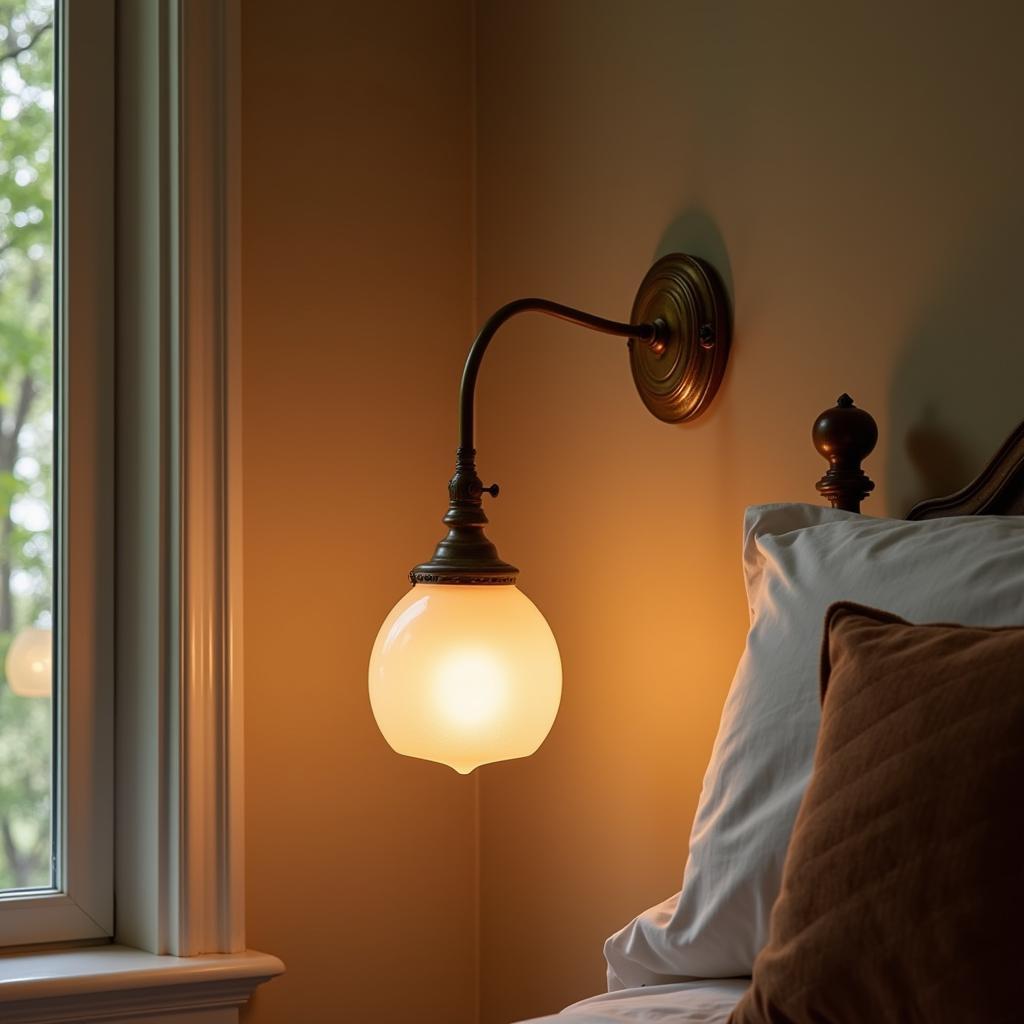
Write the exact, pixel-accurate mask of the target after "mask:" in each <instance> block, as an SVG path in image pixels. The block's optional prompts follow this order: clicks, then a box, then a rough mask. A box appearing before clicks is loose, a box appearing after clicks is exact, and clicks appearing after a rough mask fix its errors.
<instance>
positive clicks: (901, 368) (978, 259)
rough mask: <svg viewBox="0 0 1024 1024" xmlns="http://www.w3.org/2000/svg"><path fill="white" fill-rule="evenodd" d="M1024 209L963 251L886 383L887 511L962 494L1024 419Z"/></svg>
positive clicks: (896, 511) (897, 512)
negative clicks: (1023, 275)
mask: <svg viewBox="0 0 1024 1024" xmlns="http://www.w3.org/2000/svg"><path fill="white" fill-rule="evenodd" d="M1022 230H1024V215H1021V214H1018V215H1017V216H1016V217H1013V218H1010V219H1005V218H1004V219H1003V220H1002V221H1001V222H1000V223H999V225H998V229H997V231H995V232H990V233H989V234H988V235H987V236H984V237H980V238H979V239H978V240H977V242H976V244H974V245H973V246H966V247H964V248H963V249H962V250H961V258H960V260H959V261H958V262H957V265H956V266H955V267H954V268H953V269H952V270H951V271H950V272H948V273H947V274H946V275H945V277H944V278H943V279H941V280H940V281H939V282H938V286H937V287H936V288H935V291H934V297H933V299H932V301H931V302H930V304H928V305H927V306H926V307H924V308H923V309H922V310H921V311H920V315H919V317H918V322H917V325H916V327H914V328H913V329H912V330H911V331H910V333H909V335H908V338H907V341H906V345H905V347H904V350H903V352H902V354H901V356H900V357H899V358H898V360H897V361H896V363H895V366H894V369H893V373H892V378H891V383H890V389H889V428H888V430H887V431H886V441H885V443H886V444H887V445H888V451H887V453H886V454H887V459H886V483H887V490H888V493H889V496H890V497H889V501H890V503H891V508H890V514H892V515H904V514H906V512H907V511H908V510H909V509H910V508H911V506H913V505H914V504H915V503H916V502H918V501H920V500H922V499H924V498H934V497H939V496H943V495H947V494H951V493H953V492H954V491H957V490H959V489H960V488H961V487H963V486H965V485H966V484H967V483H969V482H970V481H971V480H972V479H973V478H974V476H975V475H976V474H977V473H978V472H979V471H980V469H981V468H982V466H983V465H984V464H985V462H986V461H987V459H988V458H989V457H990V456H991V455H992V453H993V452H994V451H995V450H996V447H997V446H998V445H999V444H1000V443H1001V442H1002V440H1003V438H1004V437H1006V436H1007V435H1008V434H1009V433H1010V431H1011V430H1012V429H1013V428H1014V427H1015V426H1016V425H1017V423H1018V422H1020V420H1021V419H1022V418H1024V393H1022V391H1021V387H1020V382H1021V381H1022V380H1024V338H1022V329H1021V326H1020V324H1019V314H1018V307H1017V304H1016V302H1015V299H1016V296H1017V294H1018V290H1019V238H1020V234H1021V231H1022Z"/></svg>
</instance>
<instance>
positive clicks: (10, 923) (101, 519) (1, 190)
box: [0, 0, 114, 946]
mask: <svg viewBox="0 0 1024 1024" xmlns="http://www.w3.org/2000/svg"><path fill="white" fill-rule="evenodd" d="M72 11H73V15H72ZM113 27H114V26H113V5H112V0H0V658H2V661H0V945H8V946H9V945H28V944H34V943H40V942H55V941H69V940H78V939H95V938H102V937H106V936H109V935H110V934H111V932H112V916H113V900H112V856H111V850H112V838H113V833H112V815H113V788H112V787H113V782H112V750H111V747H112V732H111V726H112V719H113V714H112V704H111V700H112V685H113V680H112V672H111V660H110V652H111V636H112V626H113V622H112V597H111V587H110V579H111V578H112V571H113V566H112V559H111V557H110V555H111V552H112V544H111V538H112V534H111V530H112V526H111V522H112V519H113V516H112V514H111V507H112V506H111V503H112V486H111V485H112V475H111V474H112V464H113V445H112V437H113V435H112V423H111V419H112V412H111V404H112V403H111V396H112V393H113V362H112V358H111V354H112V338H113V305H112V280H113V277H112V274H113V203H112V184H111V183H112V179H113V72H112V53H113V42H114V34H113ZM72 86H73V89H72Z"/></svg>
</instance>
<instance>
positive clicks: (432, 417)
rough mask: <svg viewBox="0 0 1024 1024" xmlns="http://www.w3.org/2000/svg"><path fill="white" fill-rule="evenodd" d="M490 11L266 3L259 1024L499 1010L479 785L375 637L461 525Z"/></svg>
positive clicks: (249, 389) (257, 392)
mask: <svg viewBox="0 0 1024 1024" xmlns="http://www.w3.org/2000/svg"><path fill="white" fill-rule="evenodd" d="M471 25H472V22H471V9H470V6H469V4H468V3H467V2H464V0H442V2H435V3H430V4H423V3H419V2H417V0H397V2H396V0H383V2H379V3H374V4H359V5H355V4H349V3H344V4H328V3H319V4H315V5H312V6H310V5H303V6H302V7H301V8H296V9H295V11H294V12H291V11H288V10H286V9H285V8H283V7H282V5H281V4H280V3H276V2H275V3H270V2H264V0H246V3H245V4H244V6H243V82H242V88H243V107H244V110H243V126H242V127H243V133H244V150H243V190H244V200H243V202H244V209H243V221H244V223H243V233H244V258H243V275H244V284H243V289H244V293H243V316H244V353H243V356H244V410H243V412H244V417H245V420H244V424H245V425H244V431H245V435H244V445H245V455H244V457H245V465H244V469H245V489H246V490H245V502H246V504H245V567H246V568H245V581H246V582H245V615H246V621H245V630H246V632H245V667H246V679H245V685H246V743H247V817H248V821H247V830H248V838H247V859H248V891H247V892H248V895H247V903H248V940H249V943H250V944H251V945H252V946H254V947H256V948H264V949H268V950H269V949H272V950H274V952H275V953H277V954H278V955H280V956H281V957H282V959H284V961H285V962H286V964H287V966H288V973H287V974H286V975H285V976H284V977H283V978H281V979H279V980H277V981H275V982H273V984H270V985H267V986H265V988H264V989H263V990H262V991H261V992H260V993H259V994H258V995H257V996H256V999H255V1000H254V1002H253V1005H252V1007H251V1008H250V1009H249V1010H248V1011H247V1013H246V1018H245V1019H246V1021H247V1022H248V1024H319V1022H325V1024H327V1022H330V1024H335V1022H337V1021H371V1020H372V1021H373V1022H375V1024H376V1022H380V1024H388V1022H396V1024H398V1022H401V1024H407V1022H409V1021H413V1020H415V1021H425V1022H434V1021H436V1022H439V1024H440V1022H445V1024H449V1022H450V1024H463V1022H465V1024H468V1022H469V1021H470V1020H472V1019H473V1017H474V1014H475V999H476V991H475V977H476V963H475V920H476V918H475V897H476V885H475V874H474V872H475V840H474V814H475V782H474V780H468V781H467V780H466V779H463V778H461V777H459V776H456V775H455V773H454V772H452V771H450V770H449V769H447V768H443V767H441V766H440V765H431V764H427V763H425V762H419V761H413V760H411V759H408V758H400V757H396V756H395V755H394V754H393V753H392V752H391V751H390V749H389V748H388V747H387V745H386V744H385V742H384V740H383V739H382V738H381V736H380V734H379V733H378V732H377V729H376V726H375V725H374V722H373V718H372V715H371V713H370V707H369V703H368V699H367V693H366V665H367V659H368V657H369V650H370V644H371V643H372V640H373V636H374V634H375V633H376V630H377V627H378V626H379V625H380V623H381V621H382V620H383V618H384V616H385V615H386V613H387V612H388V610H389V609H390V607H391V605H392V604H394V602H395V601H396V600H397V599H398V598H399V597H400V596H401V595H402V594H403V593H404V591H405V588H406V586H407V580H406V573H407V572H408V569H409V566H410V565H412V564H414V563H415V562H417V561H419V560H420V559H421V558H423V557H425V556H426V555H427V554H429V550H428V549H429V547H430V543H431V542H433V541H434V540H436V538H437V536H439V535H440V531H441V526H440V522H439V520H440V516H441V515H442V513H443V512H444V502H445V489H444V483H445V480H446V479H447V474H448V472H449V467H450V463H451V458H452V450H453V446H454V438H453V429H454V413H453V406H454V393H455V387H456V382H457V376H458V370H459V366H460V363H461V360H462V355H463V347H464V345H465V339H466V336H467V334H468V333H469V331H470V329H471V322H470V321H471V290H470V289H471V281H472V275H471V241H472V231H471V205H470V203H469V200H468V196H469V194H470V175H471V166H472V163H471V139H472V135H471V128H472V113H471V111H472V107H471V98H472V83H471V74H472V72H471V64H470V63H469V62H467V60H466V59H465V57H466V54H467V53H469V52H470V47H471V39H470V32H471Z"/></svg>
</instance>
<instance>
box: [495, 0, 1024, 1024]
mask: <svg viewBox="0 0 1024 1024" xmlns="http://www.w3.org/2000/svg"><path fill="white" fill-rule="evenodd" d="M1020 12H1021V8H1020V6H1019V5H1014V4H1008V3H993V2H989V3H982V4H977V5H973V6H972V7H971V10H970V15H969V16H965V15H964V9H963V8H962V7H960V6H958V5H955V4H934V3H928V4H925V3H912V2H907V3H898V4H893V3H857V4H820V3H811V2H804V3H790V2H783V3H771V4H768V3H762V2H759V0H750V2H742V3H740V2H728V0H727V2H721V0H707V2H697V0H687V2H679V0H665V2H652V0H629V2H626V0H554V2H552V0H516V2H515V3H511V2H506V0H481V2H480V3H479V4H478V24H479V28H478V33H479V34H478V68H479V70H478V101H477V102H478V126H479V128H478V131H479V136H478V139H479V145H478V161H479V164H478V166H479V177H478V189H479V258H478V273H479V306H478V315H479V316H483V315H485V314H486V313H487V312H488V311H490V310H491V309H493V308H495V307H496V306H498V305H499V304H500V303H502V302H504V301H506V300H508V299H510V298H513V297H515V296H518V295H527V294H534V293H539V294H542V295H547V296H551V297H552V298H557V299H560V300H562V301H565V302H570V303H576V304H578V305H581V306H583V307H584V308H587V309H591V310H594V311H597V312H603V313H605V314H606V315H609V316H613V317H620V316H621V317H624V316H626V315H627V314H628V311H629V308H630V303H631V301H632V298H633V293H634V291H635V289H636V286H637V284H638V283H639V280H640V278H641V276H642V275H643V273H644V271H645V270H646V268H647V266H648V265H649V264H650V262H651V261H652V260H653V259H654V257H655V256H657V255H659V254H661V253H664V252H667V251H670V250H682V251H686V252H693V253H697V254H699V255H703V256H705V257H708V258H710V259H712V260H713V261H714V262H715V263H716V264H717V266H718V267H719V269H720V270H721V271H722V273H723V274H724V275H725V277H726V279H727V281H728V282H729V286H730V290H731V292H732V294H733V296H734V302H735V348H734V351H733V355H732V359H731V365H730V367H729V370H728V373H727V376H726V380H725V383H724V387H723V390H722V392H721V394H720V397H719V399H718V401H717V403H716V405H715V406H714V407H713V408H712V410H711V411H710V413H709V414H708V415H707V416H706V418H704V419H703V420H701V421H700V422H699V423H697V424H694V425H692V426H691V427H688V428H672V427H668V426H665V425H663V424H661V423H659V422H657V421H656V420H654V419H653V418H652V417H650V416H649V415H648V414H647V413H646V412H645V410H644V408H643V407H642V406H641V404H640V402H639V400H638V399H637V397H636V395H635V394H634V392H633V387H632V383H631V379H630V376H629V371H628V366H627V361H626V355H625V352H624V351H623V347H622V345H621V344H620V343H618V342H616V341H613V340H608V339H604V338H600V337H597V336H594V335H589V334H587V333H585V332H581V331H577V330H574V329H572V328H569V327H566V326H565V325H560V324H555V323H552V322H544V321H540V322H538V321H532V322H529V323H527V322H526V321H525V320H524V321H523V322H521V323H519V324H517V325H515V326H513V327H510V328H509V329H508V330H507V332H505V333H504V334H503V335H502V336H501V337H500V338H498V339H497V341H496V342H495V345H494V347H493V349H492V351H491V353H490V354H489V356H488V361H487V364H486V365H485V366H484V368H483V372H482V375H481V395H480V398H481V402H480V414H479V437H478V448H479V449H480V466H481V472H482V475H483V476H485V477H487V478H488V479H490V478H491V477H493V478H495V479H497V480H499V481H500V483H501V484H502V494H501V497H500V498H499V499H498V500H497V501H496V502H494V503H493V505H492V508H491V513H490V514H491V520H492V523H493V530H492V536H493V539H494V540H495V541H496V542H497V543H498V545H499V549H500V551H501V552H502V555H503V556H504V557H506V558H508V559H509V560H510V561H512V562H514V563H516V564H517V565H519V566H520V567H521V569H522V578H521V579H522V587H523V589H524V591H526V592H527V593H528V594H529V595H530V596H531V597H532V598H533V599H534V600H535V601H536V602H537V604H538V605H539V606H540V608H541V609H542V610H543V611H544V612H545V613H546V614H547V616H548V618H549V621H550V622H551V625H552V627H553V628H554V631H555V635H556V636H557V638H558V641H559V644H560V646H561V651H562V657H563V663H564V672H565V693H564V698H563V704H562V710H561V713H560V715H559V718H558V721H557V722H556V724H555V727H554V730H553V732H552V734H551V736H550V738H549V739H548V741H547V743H546V744H545V746H544V747H543V748H542V750H541V751H540V752H539V754H538V755H537V756H535V757H533V758H531V759H529V760H527V761H520V762H513V763H508V764H504V765H497V766H493V767H487V768H484V769H483V770H482V772H481V801H482V822H481V828H482V843H481V856H482V860H481V872H482V876H481V877H482V904H481V924H482V933H481V934H482V949H481V954H482V967H483V971H482V981H481V992H482V1003H483V1021H484V1022H486V1024H504V1022H506V1021H509V1020H514V1019H518V1018H519V1017H522V1016H526V1015H531V1014H537V1013H540V1012H542V1011H550V1010H554V1009H557V1008H559V1007H560V1006H562V1005H564V1004H565V1003H567V1002H569V1001H571V1000H573V999H577V998H580V997H582V996H585V995H587V994H589V993H592V992H595V991H597V990H598V989H600V987H601V986H602V984H603V963H602V959H601V943H602V940H603V939H604V937H605V936H606V935H607V934H608V933H609V932H611V931H612V930H613V929H615V928H617V927H618V926H620V925H621V924H623V923H625V921H626V920H628V919H629V918H630V917H631V916H632V915H633V914H634V913H636V912H637V911H639V910H641V909H642V908H643V907H645V906H647V905H649V904H650V903H652V902H655V901H657V900H659V899H661V898H663V897H665V896H667V895H669V894H670V893H671V892H673V891H674V890H675V889H676V888H678V884H679V879H680V875H681V870H682V865H683V860H684V856H685V848H686V839H687V834H688V830H689V826H690V822H691V819H692V815H693V811H694V808H695V804H696V800H697V797H698V794H699V790H700V784H701V777H702V774H703V769H704V765H705V763H706V760H707V756H708V753H709V750H710V747H711V743H712V741H713V738H714V733H715V729H716V727H717V721H718V715H719V711H720V708H721V704H722V700H723V698H724V695H725V692H726V689H727V687H728V684H729V681H730V677H731V674H732V670H733V668H734V665H735V662H736V658H737V656H738V654H739V651H740V648H741V645H742V642H743V634H744V630H745V627H746V613H745V606H744V598H743V592H742V583H741V578H740V563H739V541H740V528H741V516H742V512H743V508H744V506H745V505H747V504H749V503H755V502H764V501H777V500H783V501H788V500H807V501H815V500H816V494H815V491H814V487H813V484H814V481H815V480H816V479H817V478H818V477H819V476H820V475H821V472H822V470H823V469H824V462H822V461H821V460H820V458H819V457H818V455H817V454H816V453H815V452H814V450H813V448H812V447H811V444H810V440H809V431H810V425H811V423H812V421H813V419H814V417H815V416H816V415H817V413H818V412H820V411H821V410H822V409H824V408H825V407H826V406H829V405H831V404H832V402H833V401H834V400H835V398H836V396H837V395H838V394H839V393H840V392H841V391H843V390H847V391H849V392H850V393H851V394H852V395H853V396H854V398H855V399H856V400H857V402H858V404H860V405H862V406H863V407H865V408H866V409H868V410H870V411H871V412H872V413H873V414H874V415H875V416H876V418H877V420H878V423H879V427H880V431H881V440H880V442H879V448H878V451H877V452H876V453H875V455H874V456H873V458H872V459H871V460H870V462H869V464H868V469H869V471H870V472H871V473H872V475H873V476H874V478H875V479H876V480H877V481H878V490H877V492H876V494H875V496H874V497H872V498H871V499H870V501H869V502H868V504H867V506H866V510H867V511H870V512H874V513H876V514H881V513H893V514H899V513H901V512H902V511H904V510H905V509H906V508H907V507H908V505H909V504H910V503H911V502H912V501H913V500H915V499H917V498H920V497H922V496H925V495H930V494H936V493H943V492H945V491H948V490H949V489H951V488H954V487H956V486H958V485H959V484H961V483H963V482H966V480H967V479H968V478H969V477H970V476H971V475H972V474H973V473H974V472H975V471H976V470H977V469H978V468H979V466H980V464H981V462H982V461H983V460H984V459H985V458H986V457H987V456H988V455H989V454H990V453H991V452H992V451H994V449H995V447H996V445H997V444H998V443H999V442H1000V441H1001V440H1002V438H1003V437H1004V435H1005V434H1006V433H1008V432H1009V430H1010V429H1011V428H1012V427H1013V426H1014V425H1015V423H1016V422H1017V421H1018V420H1019V419H1020V418H1021V417H1022V416H1024V397H1022V393H1021V381H1022V379H1024V344H1022V328H1021V324H1020V303H1019V294H1020V285H1019V278H1020V273H1021V268H1022V263H1021V255H1020V254H1021V237H1022V228H1024V192H1022V189H1021V181H1022V180H1024V136H1022V133H1021V132H1020V130H1019V125H1020V98H1021V96H1022V95H1024V64H1022V63H1021V61H1020V60H1019V40H1020V39H1021V38H1022V32H1024V17H1022V14H1021V13H1020Z"/></svg>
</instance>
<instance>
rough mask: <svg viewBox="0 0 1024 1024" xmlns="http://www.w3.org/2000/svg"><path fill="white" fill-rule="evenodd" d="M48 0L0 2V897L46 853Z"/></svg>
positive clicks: (48, 857) (25, 880)
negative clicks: (0, 666) (0, 681)
mask: <svg viewBox="0 0 1024 1024" xmlns="http://www.w3.org/2000/svg"><path fill="white" fill-rule="evenodd" d="M53 22H54V10H53V3H52V0H8V2H6V3H3V4H2V5H0V649H2V651H3V677H4V678H3V681H4V685H3V686H2V687H0V890H4V891H7V892H9V891H11V890H18V889H48V888H50V887H51V886H52V885H53V882H54V857H53V828H52V820H51V819H52V813H53V774H54V773H53V770H52V769H53V755H54V749H53V731H54V730H53V725H54V720H55V719H54V714H53V701H52V691H53V687H52V668H51V648H52V628H51V627H52V594H53V586H52V579H53V531H52V521H53V516H52V509H53V459H54V445H53V298H54V295H53V280H54V277H53V205H54V204H53V195H54V190H53V185H54V166H55V163H56V154H55V153H54V141H55V140H54V45H53V40H54V24H53Z"/></svg>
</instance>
